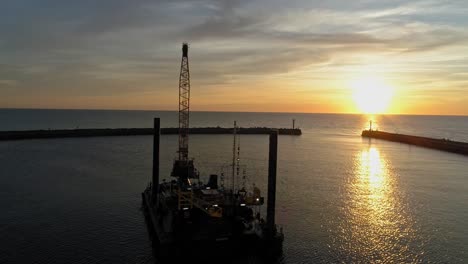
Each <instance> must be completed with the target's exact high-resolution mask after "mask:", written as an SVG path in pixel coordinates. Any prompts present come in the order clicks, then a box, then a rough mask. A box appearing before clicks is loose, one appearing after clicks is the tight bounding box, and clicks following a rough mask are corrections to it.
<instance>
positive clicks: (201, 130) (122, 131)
mask: <svg viewBox="0 0 468 264" xmlns="http://www.w3.org/2000/svg"><path fill="white" fill-rule="evenodd" d="M272 130H278V132H279V134H280V135H295V136H299V135H301V134H302V131H301V130H300V129H297V128H295V129H292V128H268V127H249V128H237V133H238V134H270V132H271V131H272ZM153 133H154V130H153V128H104V129H60V130H25V131H0V140H21V139H41V138H68V137H107V136H139V135H152V134H153ZM178 133H179V128H176V127H169V128H161V134H163V135H171V134H178ZM189 133H190V134H212V135H214V134H232V133H233V128H224V127H194V128H190V129H189Z"/></svg>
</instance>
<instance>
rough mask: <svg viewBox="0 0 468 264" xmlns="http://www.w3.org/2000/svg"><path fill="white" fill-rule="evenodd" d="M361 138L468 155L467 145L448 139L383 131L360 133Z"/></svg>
mask: <svg viewBox="0 0 468 264" xmlns="http://www.w3.org/2000/svg"><path fill="white" fill-rule="evenodd" d="M362 136H363V137H368V138H377V139H383V140H388V141H393V142H400V143H406V144H410V145H415V146H420V147H425V148H431V149H437V150H442V151H447V152H452V153H458V154H462V155H468V143H465V142H458V141H451V140H448V139H437V138H428V137H419V136H411V135H404V134H395V133H388V132H383V131H374V130H372V131H369V130H364V131H362Z"/></svg>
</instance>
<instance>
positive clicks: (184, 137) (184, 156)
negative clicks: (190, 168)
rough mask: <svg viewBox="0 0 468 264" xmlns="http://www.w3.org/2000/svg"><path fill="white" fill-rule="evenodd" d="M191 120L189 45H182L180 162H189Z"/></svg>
mask: <svg viewBox="0 0 468 264" xmlns="http://www.w3.org/2000/svg"><path fill="white" fill-rule="evenodd" d="M189 120H190V71H189V63H188V45H187V43H184V44H183V45H182V62H181V64H180V77H179V151H178V152H179V160H181V161H187V160H188V135H189V131H188V130H189Z"/></svg>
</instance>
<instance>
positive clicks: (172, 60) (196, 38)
mask: <svg viewBox="0 0 468 264" xmlns="http://www.w3.org/2000/svg"><path fill="white" fill-rule="evenodd" d="M466 12H468V4H467V3H466V2H465V1H432V0H422V1H412V2H408V1H400V0H393V1H391V0H385V1H377V0H370V1H369V0H366V1H364V0H363V1H345V2H343V1H337V0H332V1H318V0H314V1H305V0H291V1H288V5H285V4H284V2H283V1H279V0H278V1H276V0H274V1H266V0H257V1H246V0H236V1H230V0H223V1H215V0H175V1H169V0H160V1H150V0H139V1H124V0H117V1H110V0H104V1H90V0H89V1H88V0H85V1H56V0H44V1H40V2H38V1H32V0H30V1H6V2H2V3H1V4H0V58H1V60H0V76H1V77H0V88H1V87H7V86H8V87H12V86H15V89H14V91H13V89H9V96H10V97H9V98H7V99H3V101H2V99H0V107H1V106H2V104H5V100H11V99H12V98H14V99H15V100H17V102H18V106H24V104H22V103H21V102H22V100H23V99H24V98H26V97H28V96H31V95H33V94H34V93H37V91H38V90H40V93H41V96H42V98H43V99H44V100H46V99H47V98H48V96H50V97H51V98H52V97H53V96H56V95H62V96H67V95H69V96H78V95H79V96H91V97H92V96H93V95H96V96H102V95H112V96H128V97H131V96H136V95H138V94H142V93H148V92H149V91H156V92H157V93H160V94H162V95H169V94H170V93H172V92H173V90H174V88H176V87H177V74H178V67H179V65H178V64H179V60H180V43H181V42H182V41H188V42H190V44H191V47H192V49H191V51H190V56H191V63H192V77H193V82H194V84H195V83H196V84H198V85H200V87H197V89H199V90H200V93H203V94H205V95H208V94H215V93H216V91H217V90H219V89H221V90H222V91H223V93H227V94H226V95H233V94H234V93H238V92H239V91H246V90H247V89H251V87H255V86H256V85H257V84H258V85H264V86H265V85H269V84H268V83H269V82H272V83H273V81H272V80H274V84H270V85H272V86H275V85H278V86H282V87H284V86H285V85H288V86H289V88H290V89H293V90H294V89H296V91H298V92H299V93H300V91H301V89H303V87H301V85H299V84H298V85H293V84H292V83H295V84H297V83H300V82H301V81H303V80H307V81H309V82H310V85H311V86H312V89H314V87H315V89H317V91H319V90H320V92H321V93H323V92H325V91H326V90H327V89H331V90H330V92H329V93H330V94H336V91H339V89H342V87H337V84H336V83H337V80H336V79H339V78H345V77H346V76H349V75H350V74H352V72H353V71H356V72H358V71H361V69H362V68H363V67H364V68H366V69H370V68H372V65H376V66H375V67H377V66H379V65H380V66H382V65H384V66H382V67H383V68H384V69H385V71H387V72H386V73H385V74H387V75H388V76H396V75H398V76H399V77H398V78H400V79H401V80H402V81H401V83H404V84H405V85H408V89H410V88H411V89H415V90H414V93H416V94H417V93H418V92H419V93H421V94H423V93H424V89H425V88H424V87H423V86H422V85H416V84H414V83H413V84H412V85H413V86H411V83H412V81H413V80H414V79H415V78H423V76H434V75H438V76H440V77H439V79H438V81H437V82H431V83H426V84H425V87H426V88H427V87H429V88H431V87H432V89H433V90H434V89H438V90H439V91H441V92H442V93H443V88H442V86H443V85H442V84H444V83H445V84H447V85H450V86H453V89H452V90H451V91H462V90H463V89H464V88H463V87H464V85H466V83H465V82H464V80H465V78H466V75H464V74H465V73H466V71H467V68H468V55H466V54H468V50H467V48H466V47H468V32H467V31H466V28H467V27H468V19H467V18H466V16H465V14H466ZM410 80H411V81H410ZM421 81H423V80H421ZM326 82H328V84H326ZM296 86H297V88H295V87H296ZM333 89H334V90H333ZM447 89H451V88H450V87H447ZM275 92H277V93H281V90H276V91H275ZM453 94H454V92H450V93H449V92H447V95H448V96H453ZM276 98H281V95H278V96H277V97H276ZM154 100H155V101H154V108H158V104H160V105H163V102H161V101H158V100H159V99H158V98H155V99H154ZM271 100H274V99H271ZM30 101H31V100H26V99H24V102H30ZM135 102H137V100H135ZM164 103H167V102H164ZM223 103H227V102H226V101H225V102H220V104H223ZM291 103H294V102H291ZM467 103H468V102H467ZM53 104H56V102H52V101H51V107H60V106H59V105H53ZM77 104H79V102H77ZM9 105H10V104H9ZM174 105H176V104H174ZM87 106H89V105H84V106H83V107H87ZM127 106H128V105H126V107H127ZM30 107H34V106H32V105H31V106H30ZM96 107H99V106H94V108H96ZM119 107H121V106H119V105H115V108H119ZM134 107H138V105H137V103H135V106H134ZM239 107H240V108H239V109H238V110H248V109H244V107H245V103H241V102H239ZM312 111H313V110H312ZM317 111H320V110H317Z"/></svg>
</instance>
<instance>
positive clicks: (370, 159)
mask: <svg viewBox="0 0 468 264" xmlns="http://www.w3.org/2000/svg"><path fill="white" fill-rule="evenodd" d="M354 162H355V166H354V170H353V171H354V172H353V177H351V179H350V181H349V184H348V188H347V192H346V195H347V196H348V197H347V199H346V202H345V208H344V210H345V214H346V219H345V222H344V224H343V226H342V230H343V231H342V233H341V236H342V239H343V241H342V242H344V243H343V244H342V245H343V250H344V252H346V255H347V258H349V259H350V261H352V262H354V261H361V262H362V261H363V262H367V261H369V262H401V261H403V262H408V261H409V262H415V260H416V262H417V259H418V257H417V256H414V255H413V253H412V252H411V250H410V248H409V244H408V243H410V242H409V241H411V240H412V238H413V237H414V235H415V231H414V229H413V226H414V225H413V224H414V223H413V221H412V220H411V215H410V214H409V213H408V210H407V204H406V203H405V202H404V201H403V200H404V199H402V198H403V197H402V193H401V190H399V189H398V180H397V177H396V175H395V174H394V173H392V170H391V166H390V164H389V161H388V159H387V158H386V157H385V156H384V155H383V154H382V153H381V152H380V151H379V149H378V148H376V147H373V146H371V147H368V148H366V149H363V150H361V151H360V152H358V153H357V154H356V156H355V161H354Z"/></svg>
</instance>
